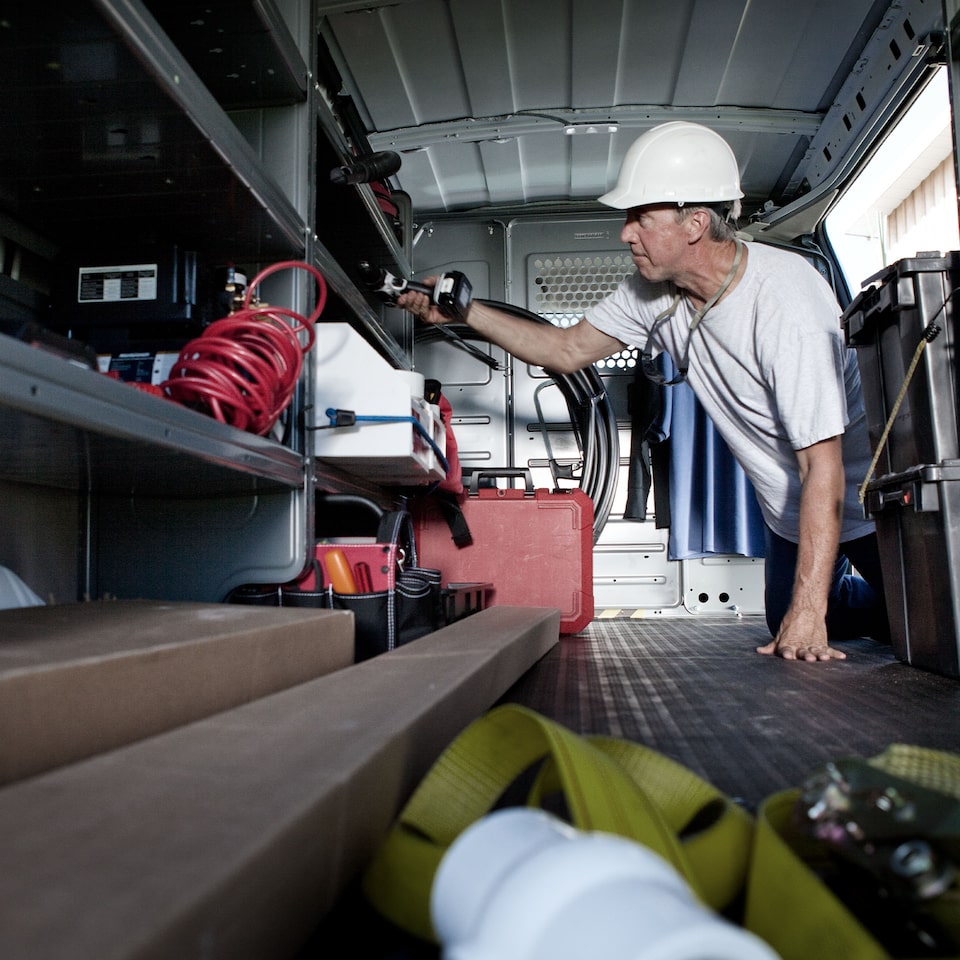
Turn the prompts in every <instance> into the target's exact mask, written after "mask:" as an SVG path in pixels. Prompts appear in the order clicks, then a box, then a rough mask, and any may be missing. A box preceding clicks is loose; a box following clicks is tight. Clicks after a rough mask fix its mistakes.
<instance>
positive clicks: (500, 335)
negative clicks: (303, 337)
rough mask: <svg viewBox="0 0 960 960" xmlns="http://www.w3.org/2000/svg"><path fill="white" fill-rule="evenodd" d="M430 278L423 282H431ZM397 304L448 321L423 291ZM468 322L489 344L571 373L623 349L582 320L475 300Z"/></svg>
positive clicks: (431, 319) (423, 316)
mask: <svg viewBox="0 0 960 960" xmlns="http://www.w3.org/2000/svg"><path fill="white" fill-rule="evenodd" d="M432 279H433V278H429V279H428V280H427V281H426V282H427V283H430V282H431V281H432ZM397 305H398V306H400V307H403V308H404V309H405V310H409V311H410V312H411V313H413V314H415V315H416V316H417V317H419V318H420V319H421V320H422V321H424V322H425V323H449V319H448V318H447V317H445V316H443V314H442V313H440V311H439V310H438V309H437V308H436V306H434V305H433V304H432V303H431V302H430V299H429V297H427V296H426V294H423V293H417V292H413V291H411V292H408V293H404V294H402V295H401V296H400V297H399V298H398V300H397ZM466 321H467V325H468V326H469V327H471V328H472V329H473V330H476V331H477V333H479V334H482V335H483V336H484V337H486V338H487V339H488V340H490V341H491V342H492V343H495V344H497V345H498V346H500V347H503V349H504V350H506V351H507V352H508V353H511V354H513V356H515V357H517V359H519V360H522V361H523V362H524V363H533V364H537V365H538V366H541V367H547V368H548V369H550V370H553V371H555V372H556V373H573V372H574V371H576V370H582V369H583V368H584V367H586V366H589V365H590V364H591V363H594V362H595V361H597V360H602V359H603V358H604V357H609V356H610V354H612V353H616V352H617V351H618V350H622V349H623V348H624V344H622V343H621V342H620V341H619V340H617V339H616V338H614V337H611V336H608V335H607V334H605V333H602V332H601V331H600V330H598V329H597V328H596V327H594V326H592V325H591V324H589V323H587V322H586V321H585V320H581V321H580V323H577V324H574V325H573V326H571V327H555V326H553V325H552V324H547V323H535V322H533V321H530V320H527V319H525V318H523V317H518V316H514V315H513V314H510V313H505V312H504V311H503V310H498V309H497V308H496V307H491V306H488V305H487V304H484V303H479V302H477V301H474V302H473V303H472V304H471V305H470V309H469V310H468V311H467V317H466Z"/></svg>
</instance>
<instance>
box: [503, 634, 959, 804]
mask: <svg viewBox="0 0 960 960" xmlns="http://www.w3.org/2000/svg"><path fill="white" fill-rule="evenodd" d="M767 640H769V635H768V634H767V631H766V627H765V625H764V622H763V620H762V618H756V617H746V618H743V619H733V618H729V619H726V618H725V619H720V618H716V619H702V618H692V617H690V618H683V619H680V618H676V619H650V618H647V619H629V618H626V617H624V618H617V619H610V620H595V621H594V622H593V623H591V624H590V626H588V627H587V628H586V629H585V630H584V631H583V632H582V633H580V634H577V635H576V636H572V637H563V638H561V641H560V643H559V645H558V646H557V647H555V648H554V649H553V650H552V651H551V652H550V653H549V654H547V656H546V657H544V658H543V659H542V660H541V661H540V662H539V663H538V664H537V665H536V666H535V667H534V668H533V669H532V670H530V671H529V672H528V673H527V674H526V675H525V676H524V677H523V678H522V679H521V680H520V681H519V682H518V683H517V684H515V685H514V687H513V688H512V689H511V690H510V691H509V693H508V694H507V696H506V697H504V700H508V701H512V702H517V703H522V704H524V705H526V706H528V707H530V708H531V709H534V710H536V711H538V712H539V713H542V714H544V715H545V716H548V717H551V718H552V719H555V720H557V721H559V722H560V723H563V724H564V725H565V726H568V727H570V728H571V729H573V730H575V731H577V732H580V733H601V734H609V735H612V736H618V737H625V738H626V739H629V740H634V741H637V742H639V743H644V744H646V745H647V746H650V747H653V748H654V749H657V750H659V751H661V752H662V753H665V754H666V755H667V756H670V757H672V758H673V759H675V760H677V761H679V762H680V763H683V764H684V765H686V766H688V767H689V768H690V769H692V770H694V771H695V772H696V773H698V774H700V775H701V776H703V777H705V778H707V779H708V780H710V781H711V782H712V783H714V784H715V785H716V786H717V787H719V788H720V789H721V790H723V791H725V792H726V793H728V794H730V795H732V796H736V797H741V798H743V800H744V801H746V803H747V804H748V805H749V806H754V805H755V804H756V803H758V802H759V801H760V800H761V799H762V798H763V797H765V796H767V795H769V794H771V793H774V792H776V791H778V790H782V789H785V788H787V787H791V786H798V785H799V784H800V783H801V782H802V781H803V779H804V778H805V777H806V776H807V775H808V774H809V773H810V772H812V770H814V769H815V768H816V767H818V766H819V765H821V764H822V763H824V762H825V761H827V760H830V759H837V758H841V757H847V756H861V757H863V756H872V755H874V754H877V753H879V752H881V751H882V750H883V749H884V748H885V747H886V746H888V745H889V744H890V743H913V744H918V745H920V746H926V747H934V748H937V749H943V750H952V751H958V750H960V681H957V680H953V679H950V678H947V677H942V676H939V675H936V674H932V673H928V672H925V671H922V670H918V669H916V668H915V667H911V666H908V665H906V664H903V663H900V662H899V661H897V660H896V658H895V657H894V655H893V652H892V650H891V648H890V647H888V646H881V645H879V644H876V643H874V642H872V641H870V640H855V641H850V642H848V643H845V644H843V645H841V646H840V648H841V649H843V650H844V651H845V652H846V654H847V659H846V660H842V661H840V660H838V661H832V662H828V663H814V664H810V663H802V662H788V661H784V660H781V659H779V658H774V657H767V656H762V655H760V654H758V653H756V652H755V648H756V647H757V646H758V645H759V644H762V643H766V642H767Z"/></svg>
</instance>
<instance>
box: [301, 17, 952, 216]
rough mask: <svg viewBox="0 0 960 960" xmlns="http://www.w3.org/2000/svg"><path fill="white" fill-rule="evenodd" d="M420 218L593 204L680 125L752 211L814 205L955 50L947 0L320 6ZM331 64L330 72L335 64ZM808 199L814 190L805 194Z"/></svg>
mask: <svg viewBox="0 0 960 960" xmlns="http://www.w3.org/2000/svg"><path fill="white" fill-rule="evenodd" d="M317 9H318V12H319V14H320V17H321V20H320V24H321V35H322V37H323V39H324V40H325V42H326V45H327V47H328V48H329V51H330V55H331V58H332V60H333V62H334V63H335V65H336V68H337V70H338V71H339V73H340V75H341V78H342V89H341V91H332V90H330V91H328V92H329V93H331V94H332V93H337V92H339V93H340V94H341V96H340V99H341V100H345V102H348V103H352V105H353V106H355V108H356V111H357V113H358V115H359V117H360V120H361V121H362V123H363V125H364V126H365V128H366V133H367V139H368V144H369V148H370V149H372V150H374V151H381V150H392V151H396V152H398V153H399V154H400V155H401V157H402V161H403V163H402V167H401V169H400V171H399V173H398V174H397V175H396V177H395V178H394V179H393V183H394V185H395V186H397V187H399V188H401V189H402V190H404V191H405V192H406V193H408V194H409V195H410V198H411V201H412V205H413V209H414V211H415V213H416V214H418V215H423V214H425V213H429V214H433V215H435V214H442V213H446V212H452V211H462V210H477V209H492V208H511V207H516V206H519V205H529V204H543V205H547V204H555V203H558V202H570V201H581V202H584V203H588V202H594V201H595V199H596V197H597V196H599V195H600V194H601V193H603V192H604V191H605V190H607V189H609V188H610V186H611V185H612V184H613V183H614V181H615V179H616V175H617V171H618V169H619V166H620V162H621V160H622V158H623V155H624V152H625V151H626V149H627V147H628V146H629V145H630V143H631V142H632V141H633V140H634V139H635V138H636V137H637V136H638V135H639V134H640V133H642V132H643V131H644V130H646V129H648V128H649V127H651V126H653V125H655V124H657V123H661V122H663V121H665V120H671V119H689V120H694V121H697V122H701V123H705V124H707V125H709V126H711V127H713V128H714V129H716V130H717V131H718V132H720V133H721V134H722V135H723V136H724V137H725V138H726V139H727V140H728V142H729V143H730V145H731V146H732V147H733V150H734V152H735V153H736V155H737V157H738V159H739V162H740V167H741V177H742V182H743V188H744V192H745V193H746V194H747V197H746V199H745V201H744V213H745V215H750V214H753V213H755V212H756V211H759V210H760V209H761V208H763V207H764V205H765V204H766V205H767V206H766V210H767V214H768V215H769V214H771V213H773V214H774V215H775V211H776V209H778V208H782V207H784V206H786V205H789V204H791V203H794V204H798V203H799V204H800V205H805V204H806V203H807V202H809V203H813V201H814V200H815V199H816V197H817V196H820V195H822V194H824V193H825V192H827V191H828V190H829V189H830V188H831V186H832V184H833V183H834V181H835V180H836V179H837V178H838V177H839V176H840V175H841V174H842V173H843V172H844V170H845V169H849V166H850V164H851V162H852V158H855V157H856V156H857V154H859V153H862V152H863V150H864V148H865V145H866V144H867V143H868V142H869V141H870V140H871V139H873V138H874V137H875V135H876V133H877V131H878V130H879V129H881V128H882V126H883V124H884V123H886V122H887V121H888V120H889V119H890V113H891V111H892V109H893V104H894V103H895V102H897V101H899V100H902V99H903V91H904V90H905V89H907V88H908V86H911V85H912V86H915V85H916V82H917V81H918V79H919V78H921V77H922V76H923V74H924V71H926V70H928V69H929V67H928V65H927V62H926V61H927V60H928V59H931V58H932V55H934V54H936V53H937V51H938V50H939V47H940V45H941V43H942V36H940V33H939V32H940V31H942V11H941V6H940V2H939V0H895V2H892V3H891V2H889V0H842V2H837V0H803V2H785V0H339V2H338V0H318V3H317ZM322 73H323V71H321V75H322ZM798 198H804V199H799V200H798Z"/></svg>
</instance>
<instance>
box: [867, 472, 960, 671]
mask: <svg viewBox="0 0 960 960" xmlns="http://www.w3.org/2000/svg"><path fill="white" fill-rule="evenodd" d="M864 508H865V510H866V513H867V515H868V516H872V517H873V518H874V519H875V521H876V524H877V538H878V542H879V544H880V559H881V564H882V568H883V584H884V591H885V592H886V595H887V614H888V616H889V618H890V634H891V641H892V644H893V650H894V653H895V654H896V656H897V658H898V659H900V660H903V661H904V662H905V663H909V664H912V665H913V666H916V667H922V668H923V669H925V670H931V671H933V672H935V673H940V674H944V675H945V676H948V677H955V678H960V460H948V461H944V462H943V463H939V464H925V465H921V466H917V467H914V468H913V469H911V470H908V471H906V472H904V473H899V474H892V475H887V476H884V477H880V478H879V479H877V480H874V481H873V482H872V483H871V484H870V486H869V487H868V488H867V495H866V499H865V501H864Z"/></svg>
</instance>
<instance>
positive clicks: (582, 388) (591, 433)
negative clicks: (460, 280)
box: [415, 300, 620, 543]
mask: <svg viewBox="0 0 960 960" xmlns="http://www.w3.org/2000/svg"><path fill="white" fill-rule="evenodd" d="M478 302H479V303H482V304H485V305H486V306H489V307H493V308H494V309H496V310H502V311H503V312H504V313H509V314H511V315H512V316H515V317H520V318H521V319H524V320H530V321H531V322H533V323H547V324H548V323H549V322H550V321H549V320H545V319H544V318H543V317H541V316H540V315H539V314H536V313H533V312H532V311H530V310H526V309H524V308H523V307H517V306H514V305H513V304H510V303H502V302H500V301H497V300H478ZM450 326H451V327H452V328H453V329H454V331H455V332H456V333H457V335H458V336H459V337H460V338H461V339H463V340H479V341H486V337H483V336H482V335H481V334H479V333H477V332H476V331H475V330H472V329H471V328H470V327H468V326H466V325H463V324H451V325H450ZM441 336H442V334H441V333H439V332H437V328H436V327H434V326H423V325H421V326H419V327H418V328H417V332H416V336H415V341H416V342H418V343H421V342H422V343H429V342H432V341H437V340H440V339H441ZM546 373H547V375H548V376H549V377H550V378H551V379H552V380H553V381H554V383H556V385H557V388H558V389H559V390H560V393H561V395H562V396H563V398H564V400H565V402H566V404H567V410H568V411H569V414H570V425H571V428H572V429H573V433H574V436H575V437H576V440H577V445H578V447H579V449H580V451H581V455H582V457H583V469H582V471H581V476H580V483H579V486H580V489H581V490H582V491H583V492H584V493H585V494H586V495H587V496H588V497H590V499H591V500H592V501H593V542H594V543H596V542H597V540H598V539H599V537H600V534H601V532H602V531H603V528H604V526H606V523H607V520H608V519H609V517H610V511H611V509H612V507H613V499H614V497H615V495H616V492H617V478H618V474H619V467H620V438H619V434H618V433H617V418H616V414H615V413H614V410H613V406H612V404H611V402H610V397H609V395H608V394H607V390H606V387H605V386H604V383H603V379H602V378H601V377H600V374H599V373H598V372H597V369H596V368H595V367H593V366H590V367H587V368H585V369H583V370H578V371H576V372H575V373H555V372H553V371H551V370H546Z"/></svg>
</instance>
